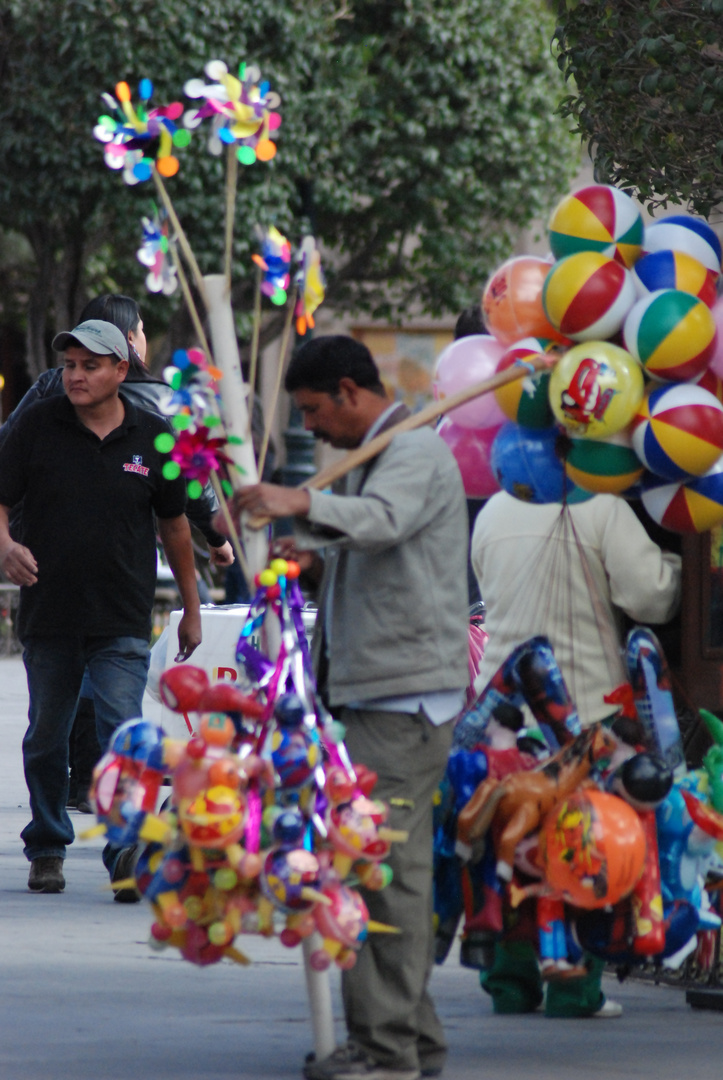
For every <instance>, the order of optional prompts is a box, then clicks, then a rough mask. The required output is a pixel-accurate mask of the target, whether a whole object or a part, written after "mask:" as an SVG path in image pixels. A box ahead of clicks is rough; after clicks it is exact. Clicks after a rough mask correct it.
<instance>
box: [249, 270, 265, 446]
mask: <svg viewBox="0 0 723 1080" xmlns="http://www.w3.org/2000/svg"><path fill="white" fill-rule="evenodd" d="M262 277H263V270H262V269H261V267H260V266H257V267H256V287H255V289H254V316H253V327H252V330H251V361H250V365H249V405H248V431H247V433H246V437H247V438H248V439H250V438H251V419H252V417H253V412H254V394H255V393H256V369H257V368H258V364H259V336H260V334H261V280H262Z"/></svg>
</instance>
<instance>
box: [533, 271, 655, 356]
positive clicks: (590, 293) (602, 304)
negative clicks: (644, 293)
mask: <svg viewBox="0 0 723 1080" xmlns="http://www.w3.org/2000/svg"><path fill="white" fill-rule="evenodd" d="M635 300H636V293H635V285H634V283H633V278H632V275H631V273H630V271H629V270H626V269H625V267H624V266H621V265H620V263H617V262H615V260H614V259H610V258H608V256H607V255H600V254H599V253H598V252H596V251H580V252H578V254H577V255H568V256H567V257H566V258H564V259H560V261H559V262H557V263H555V265H554V266H553V267H552V269H551V270H550V272H549V274H548V275H547V278H546V279H545V286H544V288H543V290H542V303H543V306H544V308H545V312H546V314H547V317H548V319H549V320H550V322H551V323H552V325H553V326H554V327H555V328H556V329H557V330H559V331H560V333H561V334H564V335H565V337H568V338H572V340H573V341H602V340H604V339H605V338H609V337H612V335H613V334H616V333H617V332H618V330H619V329H620V327H621V326H622V325H623V322H624V321H625V316H626V315H627V314H628V312H629V311H630V309H631V307H632V306H633V304H634V303H635Z"/></svg>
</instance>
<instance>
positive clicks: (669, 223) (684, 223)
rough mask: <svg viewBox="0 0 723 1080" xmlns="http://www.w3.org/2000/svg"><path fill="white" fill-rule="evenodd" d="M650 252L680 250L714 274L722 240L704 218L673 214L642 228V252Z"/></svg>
mask: <svg viewBox="0 0 723 1080" xmlns="http://www.w3.org/2000/svg"><path fill="white" fill-rule="evenodd" d="M653 251H683V252H685V254H686V255H692V256H693V258H694V259H697V260H698V262H699V263H702V264H703V266H705V268H706V269H707V270H711V271H712V272H713V273H714V274H715V275H716V277H717V276H718V274H720V270H721V256H722V254H723V252H721V243H720V240H719V239H718V237H717V236H716V234H715V232H714V230H713V229H711V227H710V225H709V224H708V222H707V221H703V219H702V218H696V217H690V216H688V215H687V214H673V216H672V217H667V218H662V219H661V220H660V221H655V222H653V224H652V225H648V226H647V227H646V229H645V236H644V237H643V254H644V255H649V254H650V253H651V252H653Z"/></svg>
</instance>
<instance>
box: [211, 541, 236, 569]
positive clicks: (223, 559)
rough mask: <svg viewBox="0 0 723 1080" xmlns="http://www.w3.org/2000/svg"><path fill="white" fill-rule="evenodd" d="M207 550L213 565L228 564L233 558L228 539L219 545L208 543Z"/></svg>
mask: <svg viewBox="0 0 723 1080" xmlns="http://www.w3.org/2000/svg"><path fill="white" fill-rule="evenodd" d="M208 551H209V554H210V556H211V564H212V565H213V566H230V565H231V563H232V562H233V561H234V558H235V556H234V553H233V548H232V547H231V544H230V543H229V541H228V540H227V541H226V543H225V544H222V545H221V547H211V545H210V544H209V546H208Z"/></svg>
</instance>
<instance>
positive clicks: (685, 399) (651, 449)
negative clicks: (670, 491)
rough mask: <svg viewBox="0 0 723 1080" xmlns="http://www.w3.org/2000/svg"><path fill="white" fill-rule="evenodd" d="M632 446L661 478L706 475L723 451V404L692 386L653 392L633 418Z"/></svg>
mask: <svg viewBox="0 0 723 1080" xmlns="http://www.w3.org/2000/svg"><path fill="white" fill-rule="evenodd" d="M633 447H634V449H635V453H636V454H637V455H638V457H639V458H640V460H641V461H642V463H643V465H645V467H646V468H647V469H649V470H650V472H652V473H655V475H656V476H662V477H664V478H665V479H666V480H687V479H688V478H689V477H690V476H702V475H703V473H705V472H707V471H708V469H710V468H712V466H713V465H714V464H715V462H716V461H717V460H718V458H719V457H720V455H721V454H722V453H723V405H721V403H720V401H718V399H717V398H715V397H713V395H712V394H710V393H709V392H708V391H707V390H703V389H702V388H701V387H700V386H695V385H694V384H693V383H681V384H679V385H678V386H662V387H659V388H657V389H655V390H652V391H651V392H650V393H649V394H648V395H647V396H646V397H645V398H644V400H643V403H642V405H641V407H640V409H639V410H638V412H637V414H636V416H635V418H634V420H633Z"/></svg>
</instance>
